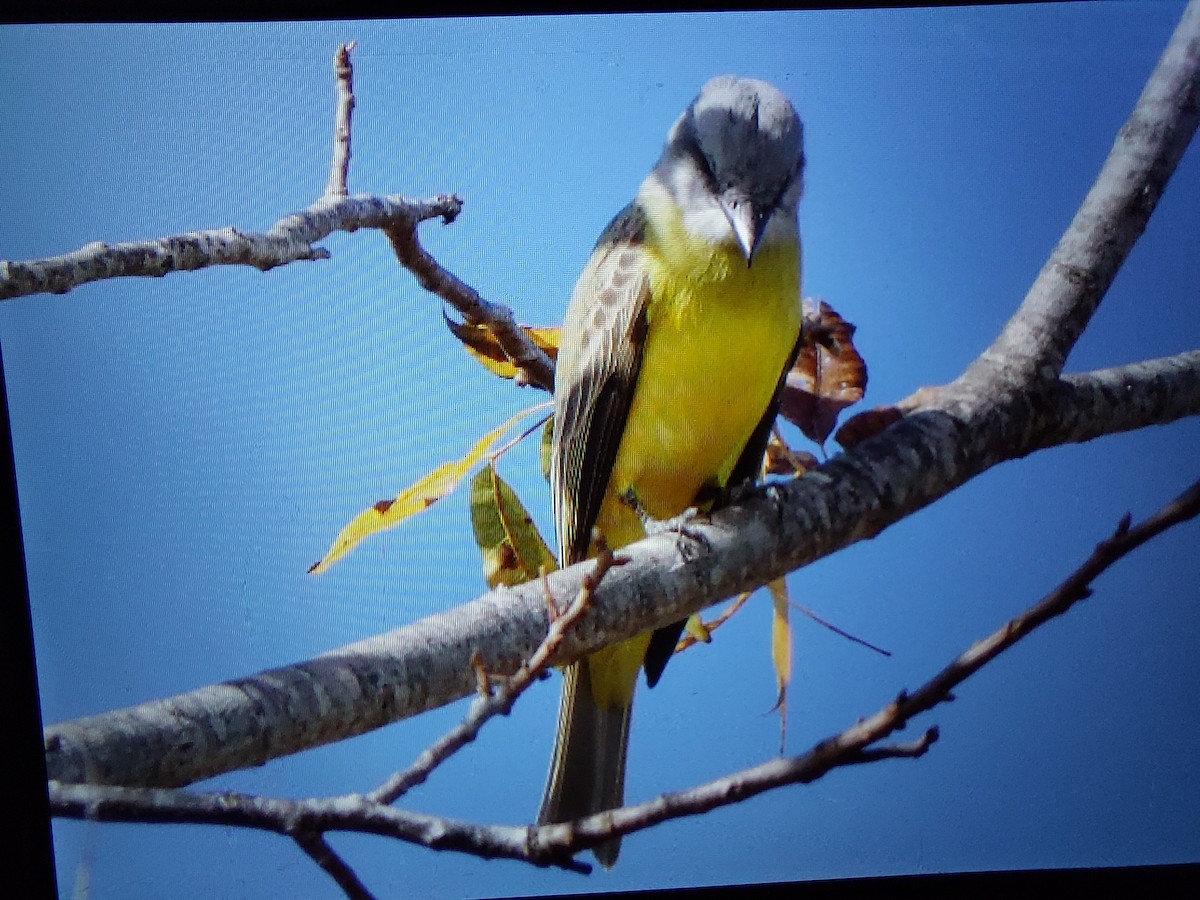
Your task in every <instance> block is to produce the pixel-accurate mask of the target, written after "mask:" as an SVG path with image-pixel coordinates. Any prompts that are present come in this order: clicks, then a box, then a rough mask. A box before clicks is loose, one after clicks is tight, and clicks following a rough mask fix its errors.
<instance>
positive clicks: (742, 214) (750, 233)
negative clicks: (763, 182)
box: [721, 191, 774, 266]
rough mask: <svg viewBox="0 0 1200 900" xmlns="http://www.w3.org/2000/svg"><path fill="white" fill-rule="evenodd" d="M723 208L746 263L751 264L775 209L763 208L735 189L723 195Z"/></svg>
mask: <svg viewBox="0 0 1200 900" xmlns="http://www.w3.org/2000/svg"><path fill="white" fill-rule="evenodd" d="M721 209H722V210H723V211H724V213H725V218H727V219H728V220H729V225H730V227H732V228H733V233H734V235H735V236H736V237H737V241H738V246H739V247H741V248H742V255H743V256H744V257H746V265H747V266H749V265H751V264H752V263H753V261H754V251H755V250H757V249H758V243H759V241H761V240H762V236H763V233H764V232H765V231H766V230H767V222H768V221H769V220H770V218H771V213H772V212H773V211H774V210H772V209H761V208H759V207H757V206H755V204H754V203H753V202H751V200H750V199H749V198H748V197H746V196H745V195H744V194H740V193H736V192H734V191H726V192H725V193H724V194H722V195H721Z"/></svg>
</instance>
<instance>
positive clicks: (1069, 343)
mask: <svg viewBox="0 0 1200 900" xmlns="http://www.w3.org/2000/svg"><path fill="white" fill-rule="evenodd" d="M1198 118H1200V4H1198V3H1196V2H1192V3H1190V4H1189V5H1188V7H1187V9H1186V10H1185V11H1184V14H1183V18H1182V19H1181V20H1180V22H1179V25H1178V26H1176V28H1175V33H1174V34H1173V35H1172V37H1171V40H1170V43H1168V44H1167V48H1166V50H1164V51H1163V55H1162V57H1161V58H1160V59H1159V62H1158V65H1157V66H1156V67H1155V69H1154V72H1153V74H1152V75H1151V76H1150V80H1149V81H1147V82H1146V87H1145V89H1144V90H1143V91H1142V95H1141V97H1140V98H1139V99H1138V102H1137V105H1136V106H1135V107H1134V110H1133V113H1132V114H1131V115H1130V117H1129V121H1127V122H1126V123H1125V125H1124V127H1123V128H1122V129H1121V130H1120V132H1119V133H1118V135H1117V140H1116V142H1115V144H1114V145H1113V148H1112V151H1111V152H1110V153H1109V155H1108V159H1107V160H1105V163H1104V167H1103V169H1101V171H1100V175H1099V177H1098V178H1097V179H1096V183H1095V184H1094V185H1093V186H1092V189H1091V191H1089V192H1088V195H1087V198H1086V199H1085V200H1084V201H1083V205H1082V206H1080V207H1079V211H1078V212H1077V213H1076V214H1075V218H1074V219H1073V220H1072V222H1071V224H1070V226H1069V227H1068V228H1067V231H1066V233H1065V234H1063V236H1062V238H1061V239H1060V240H1059V242H1058V246H1057V247H1055V248H1054V252H1053V253H1052V254H1051V255H1050V259H1049V260H1047V262H1046V264H1045V266H1043V267H1042V271H1041V273H1040V274H1039V275H1038V277H1037V280H1036V281H1035V282H1034V283H1033V287H1031V288H1030V290H1029V293H1028V294H1027V295H1026V297H1025V301H1024V303H1022V305H1021V308H1020V309H1019V310H1018V311H1017V313H1016V315H1014V316H1013V318H1012V319H1011V320H1010V321H1009V323H1008V324H1007V325H1006V326H1005V327H1004V330H1003V331H1002V332H1001V333H1000V336H999V337H998V338H997V339H996V341H995V343H993V344H992V346H991V347H990V348H988V350H987V351H986V352H985V353H984V354H983V355H982V356H981V357H980V358H979V360H977V361H976V363H975V364H974V366H973V368H978V367H981V366H983V367H988V368H995V369H997V370H999V371H1001V372H1003V373H1004V378H1005V380H1006V381H1007V383H1008V384H1009V385H1012V386H1029V385H1032V384H1033V383H1034V382H1035V381H1037V380H1039V379H1048V378H1053V377H1055V376H1057V375H1058V374H1059V373H1060V372H1061V371H1062V368H1063V364H1064V362H1065V361H1066V358H1067V355H1068V354H1069V353H1070V352H1071V348H1072V347H1074V346H1075V342H1076V341H1077V340H1078V339H1079V336H1080V335H1081V334H1082V333H1083V330H1084V328H1086V327H1087V324H1088V322H1089V321H1090V320H1091V317H1092V313H1094V312H1095V311H1096V307H1097V306H1098V305H1099V303H1100V299H1101V298H1102V297H1103V296H1104V293H1105V292H1106V291H1107V290H1108V288H1109V285H1111V284H1112V281H1113V278H1114V277H1116V274H1117V270H1118V269H1120V267H1121V264H1122V263H1123V262H1124V261H1125V257H1126V256H1128V255H1129V251H1130V250H1131V249H1132V248H1133V245H1134V242H1135V241H1137V239H1138V238H1139V237H1140V236H1141V234H1142V232H1143V231H1144V230H1145V228H1146V223H1147V221H1149V219H1150V214H1151V213H1152V212H1154V208H1155V206H1157V205H1158V201H1159V198H1160V197H1161V196H1162V193H1163V190H1164V189H1165V188H1166V186H1167V181H1168V180H1169V179H1170V177H1171V174H1172V173H1173V172H1174V171H1175V167H1176V165H1177V164H1178V163H1179V160H1180V158H1181V157H1182V156H1183V152H1184V150H1186V149H1187V146H1188V143H1189V142H1190V141H1191V139H1192V135H1193V134H1194V133H1195V131H1196V123H1197V119H1198Z"/></svg>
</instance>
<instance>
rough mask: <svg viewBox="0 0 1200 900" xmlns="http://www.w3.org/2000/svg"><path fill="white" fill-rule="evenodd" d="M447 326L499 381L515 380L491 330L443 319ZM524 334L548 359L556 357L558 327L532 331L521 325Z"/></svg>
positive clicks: (513, 373)
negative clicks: (498, 377) (505, 379)
mask: <svg viewBox="0 0 1200 900" xmlns="http://www.w3.org/2000/svg"><path fill="white" fill-rule="evenodd" d="M443 318H445V319H446V327H447V328H449V329H450V333H451V334H453V335H454V336H455V337H456V338H458V339H459V340H460V341H462V345H463V346H464V347H466V348H467V352H468V353H470V354H471V355H472V356H473V357H475V359H477V360H478V361H479V362H480V364H482V365H483V367H484V368H485V369H487V370H488V371H489V372H492V373H493V374H495V375H499V376H500V377H501V378H514V377H516V374H517V367H516V366H514V365H513V364H512V363H511V362H509V359H508V356H507V355H506V354H505V352H504V351H503V350H502V349H501V348H500V344H499V343H498V342H497V341H496V338H495V337H494V336H493V335H492V331H491V329H490V328H488V327H487V326H486V325H471V324H469V323H467V322H455V321H454V320H453V319H450V318H448V317H446V316H445V314H444V313H443ZM520 327H521V328H522V329H524V331H525V333H526V334H527V335H529V338H530V340H532V341H533V343H534V344H536V345H537V347H538V349H540V350H541V351H542V352H543V353H545V354H546V355H547V356H549V357H550V358H551V359H555V358H557V356H558V333H559V329H558V328H557V327H553V328H533V327H530V326H528V325H522V326H520Z"/></svg>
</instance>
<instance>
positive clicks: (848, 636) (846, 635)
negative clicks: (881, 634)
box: [788, 598, 892, 656]
mask: <svg viewBox="0 0 1200 900" xmlns="http://www.w3.org/2000/svg"><path fill="white" fill-rule="evenodd" d="M788 603H789V604H790V605H791V606H794V607H795V608H796V609H797V610H799V611H800V612H801V613H803V614H804V615H806V616H808V617H809V618H810V619H812V620H813V621H814V622H816V623H817V624H818V625H824V626H825V627H826V628H828V629H829V630H830V631H832V632H833V633H834V634H837V635H841V636H842V637H844V638H845V639H846V640H848V641H853V642H854V643H856V644H862V645H863V646H864V647H866V648H867V649H868V650H874V651H875V652H876V653H878V654H880V655H882V656H891V655H892V654H891V653H890V652H889V651H887V650H884V649H883V648H882V647H876V646H875V645H874V644H872V643H871V642H870V641H867V640H863V639H862V638H860V637H859V636H858V635H855V634H851V633H850V632H848V631H846V630H844V629H842V628H838V627H837V626H836V625H834V624H833V623H832V622H830V621H829V620H828V619H823V618H821V617H820V616H819V615H817V614H816V613H815V612H813V611H812V610H811V609H809V608H808V607H807V606H805V605H804V604H803V603H798V602H796V601H795V600H792V599H790V598H789V599H788Z"/></svg>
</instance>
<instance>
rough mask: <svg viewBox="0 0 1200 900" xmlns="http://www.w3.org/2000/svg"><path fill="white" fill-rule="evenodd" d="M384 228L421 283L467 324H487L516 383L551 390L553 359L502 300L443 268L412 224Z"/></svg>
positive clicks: (397, 253)
mask: <svg viewBox="0 0 1200 900" xmlns="http://www.w3.org/2000/svg"><path fill="white" fill-rule="evenodd" d="M414 224H415V223H414ZM385 231H386V233H387V236H388V240H390V241H391V242H392V248H393V249H394V250H395V251H396V258H397V259H399V260H400V262H401V264H402V265H403V266H404V267H405V268H406V269H408V270H409V271H410V272H412V273H413V274H414V275H416V276H417V281H419V282H420V284H421V287H423V288H425V290H427V291H429V292H430V293H431V294H436V295H437V296H439V297H441V298H442V299H443V300H445V301H446V302H447V303H449V304H450V305H451V306H453V307H454V308H455V309H456V310H458V311H459V313H461V314H462V316H463V318H464V319H466V320H467V322H469V323H470V324H472V325H487V327H488V329H489V330H490V331H491V332H492V334H493V335H494V336H495V338H496V342H497V343H498V344H499V345H500V347H501V349H503V350H504V353H505V354H506V355H507V356H508V359H509V361H510V362H511V363H512V364H513V365H515V366H516V367H517V370H518V371H517V377H516V379H515V380H517V381H518V383H520V384H532V385H536V386H537V387H540V388H543V389H545V390H547V391H553V390H554V363H553V362H552V361H551V359H550V357H548V356H547V355H546V354H545V353H544V352H543V351H542V348H541V347H539V346H537V344H535V343H534V342H533V339H532V338H530V337H529V335H528V334H526V333H525V330H524V329H523V328H521V326H520V325H518V324H517V320H516V319H515V318H514V317H513V313H512V310H511V309H509V308H508V307H507V306H505V305H504V304H502V303H493V302H492V301H490V300H485V299H484V298H483V297H482V296H480V294H479V292H478V291H476V290H475V289H474V288H473V287H471V286H470V285H469V284H466V283H465V282H463V281H462V280H461V279H459V278H458V276H456V275H455V274H454V273H453V272H451V271H450V270H448V269H445V268H443V267H442V266H441V264H440V263H438V261H437V260H435V259H434V258H433V257H432V256H430V255H429V254H428V253H426V252H425V248H423V247H422V246H421V243H420V241H419V240H418V239H417V229H416V228H415V227H400V228H391V229H385Z"/></svg>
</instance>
